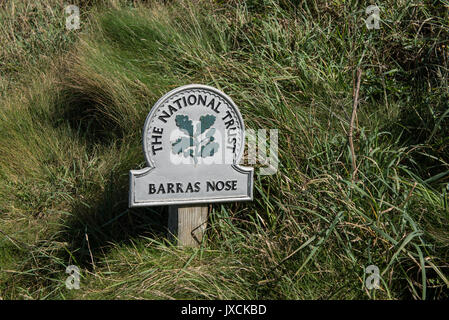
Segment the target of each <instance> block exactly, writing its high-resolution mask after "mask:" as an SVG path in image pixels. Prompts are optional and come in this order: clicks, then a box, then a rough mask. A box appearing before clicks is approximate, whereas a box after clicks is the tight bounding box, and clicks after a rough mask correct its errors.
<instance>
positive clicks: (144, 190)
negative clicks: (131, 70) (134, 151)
mask: <svg viewBox="0 0 449 320" xmlns="http://www.w3.org/2000/svg"><path fill="white" fill-rule="evenodd" d="M244 146H245V128H244V123H243V119H242V116H241V114H240V112H239V110H238V109H237V107H236V105H235V104H234V102H233V101H232V100H231V98H229V97H228V96H227V95H226V94H224V93H223V92H221V91H219V90H217V89H215V88H213V87H209V86H205V85H196V84H192V85H187V86H182V87H179V88H176V89H174V90H172V91H170V92H168V93H167V94H166V95H164V96H163V97H162V98H160V99H159V100H158V101H157V102H156V104H155V105H154V106H153V108H152V109H151V111H150V113H149V114H148V116H147V119H146V121H145V125H144V127H143V151H144V156H145V159H146V162H147V167H146V168H144V169H140V170H131V171H130V173H129V177H130V189H129V206H130V207H142V206H161V205H169V206H170V207H169V223H168V227H169V232H170V234H171V236H173V237H175V238H176V239H177V241H178V245H181V246H199V245H200V244H201V241H202V237H203V233H204V231H205V229H206V223H207V214H208V204H209V203H216V202H234V201H251V200H252V199H253V168H249V167H243V166H240V165H239V162H240V160H241V157H242V155H243V150H244Z"/></svg>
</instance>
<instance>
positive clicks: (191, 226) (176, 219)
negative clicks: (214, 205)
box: [168, 205, 209, 247]
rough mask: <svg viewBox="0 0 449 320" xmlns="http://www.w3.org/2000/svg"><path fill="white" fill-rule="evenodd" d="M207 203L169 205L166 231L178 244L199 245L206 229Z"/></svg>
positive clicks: (186, 245)
mask: <svg viewBox="0 0 449 320" xmlns="http://www.w3.org/2000/svg"><path fill="white" fill-rule="evenodd" d="M208 211H209V207H208V205H198V206H195V207H192V206H169V208H168V232H169V236H170V238H171V239H172V240H174V239H177V240H178V246H183V247H199V246H200V245H201V242H202V240H203V234H204V232H205V231H206V224H207V214H208Z"/></svg>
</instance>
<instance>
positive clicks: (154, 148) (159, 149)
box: [151, 145, 162, 156]
mask: <svg viewBox="0 0 449 320" xmlns="http://www.w3.org/2000/svg"><path fill="white" fill-rule="evenodd" d="M151 150H152V151H153V156H154V155H155V154H156V151H161V150H162V147H157V148H156V146H153V145H152V146H151Z"/></svg>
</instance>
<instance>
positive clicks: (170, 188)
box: [167, 182, 175, 193]
mask: <svg viewBox="0 0 449 320" xmlns="http://www.w3.org/2000/svg"><path fill="white" fill-rule="evenodd" d="M174 186H175V184H174V183H170V182H169V183H167V193H175V190H173V188H174Z"/></svg>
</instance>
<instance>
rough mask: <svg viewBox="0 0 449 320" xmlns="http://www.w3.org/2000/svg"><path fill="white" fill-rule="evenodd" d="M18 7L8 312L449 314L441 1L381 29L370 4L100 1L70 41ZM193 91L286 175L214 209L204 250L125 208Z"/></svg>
mask: <svg viewBox="0 0 449 320" xmlns="http://www.w3.org/2000/svg"><path fill="white" fill-rule="evenodd" d="M19 3H20V4H19ZM21 3H22V2H19V1H12V2H8V4H3V5H0V17H1V19H2V27H1V28H0V39H2V49H3V51H2V53H1V57H2V59H1V64H0V70H1V84H0V88H1V89H2V93H1V101H0V230H1V232H0V297H1V298H3V299H134V298H145V299H443V298H448V295H449V281H448V278H449V272H448V267H449V265H448V261H449V231H448V230H447V225H448V223H449V208H448V193H449V189H448V183H449V164H448V162H449V152H448V151H449V150H448V145H449V143H448V137H449V131H448V130H449V129H448V128H449V126H448V125H449V113H448V111H447V110H449V105H448V101H449V100H448V98H449V87H448V72H449V69H448V59H449V56H448V46H449V40H448V39H449V20H448V19H449V17H448V10H449V2H448V1H424V2H422V1H384V2H383V3H382V5H379V6H380V9H381V18H382V22H381V29H379V30H367V28H366V27H365V24H364V19H365V18H366V15H365V4H364V3H363V2H359V1H327V2H326V4H324V3H322V2H319V1H313V0H309V1H302V2H298V1H287V0H278V1H275V0H265V1H261V0H260V1H256V0H252V1H246V2H244V1H205V2H202V5H201V6H199V5H197V4H195V3H194V2H190V1H165V2H164V1H149V3H143V4H142V3H140V2H137V1H133V2H131V1H129V2H126V3H125V4H121V5H118V4H117V3H116V2H114V1H110V2H107V1H98V2H94V1H90V2H83V3H82V6H81V12H82V19H81V21H82V27H81V29H80V30H78V31H67V30H65V29H64V15H63V3H62V2H59V1H53V2H52V1H50V2H45V5H44V2H43V1H34V2H33V6H32V7H31V5H30V4H28V6H27V5H23V4H21ZM25 3H26V2H25ZM14 6H15V8H14V9H13V8H12V7H14ZM30 8H31V9H30ZM23 17H26V19H23ZM3 20H5V21H6V22H5V23H3ZM43 25H45V26H46V27H45V28H44V27H43ZM39 30H40V31H39ZM13 31H14V32H13ZM38 32H40V33H38ZM13 34H14V35H20V37H19V36H15V37H13V36H12V35H13ZM357 67H359V68H361V69H362V71H363V75H362V84H361V90H360V102H359V109H358V114H357V126H356V128H355V135H354V138H355V140H354V143H355V152H356V155H357V165H358V174H357V177H358V179H357V180H355V181H353V180H352V178H351V177H352V168H351V153H350V150H349V145H348V138H347V132H348V130H349V120H350V114H351V112H352V101H353V85H354V72H355V70H356V68H357ZM189 83H202V84H207V85H211V86H214V87H217V88H218V89H220V90H222V91H224V92H225V93H227V94H228V95H229V96H231V97H232V99H233V100H234V101H235V102H236V104H237V105H238V107H239V108H240V111H241V113H242V115H243V117H244V120H245V125H246V127H247V128H251V129H259V128H262V129H278V130H279V159H280V164H279V171H278V172H277V173H276V174H275V175H272V176H262V175H260V174H259V167H260V165H256V170H255V186H254V201H253V202H252V203H235V204H223V205H221V204H215V205H213V206H212V212H211V214H210V217H209V224H208V228H207V232H206V235H205V240H204V242H203V244H202V246H201V248H199V249H188V248H186V249H181V248H177V247H175V246H173V245H172V244H170V243H169V241H168V240H167V237H166V235H165V227H166V223H167V221H166V220H167V210H166V208H162V207H161V208H138V209H129V208H128V203H127V201H128V172H129V170H130V169H137V168H140V167H144V166H145V161H144V157H143V154H142V149H141V129H142V126H143V123H144V121H145V118H146V115H147V114H148V112H149V110H150V109H151V107H152V105H153V104H154V103H155V102H156V101H157V99H158V98H159V97H160V96H162V95H163V94H164V93H166V92H167V91H169V90H170V89H173V88H175V87H177V86H180V85H184V84H189ZM71 264H75V265H77V266H79V267H80V268H81V271H82V275H83V277H82V279H81V283H80V286H81V289H80V290H71V291H69V290H67V289H66V288H65V284H64V281H65V279H66V277H67V276H68V275H67V274H66V273H65V268H66V266H68V265H71ZM370 264H375V265H377V266H378V267H379V268H380V271H381V273H382V282H381V288H380V289H379V290H373V291H370V290H367V289H366V288H365V286H364V283H365V277H366V276H367V275H366V274H365V273H364V270H365V267H366V266H368V265H370Z"/></svg>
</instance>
